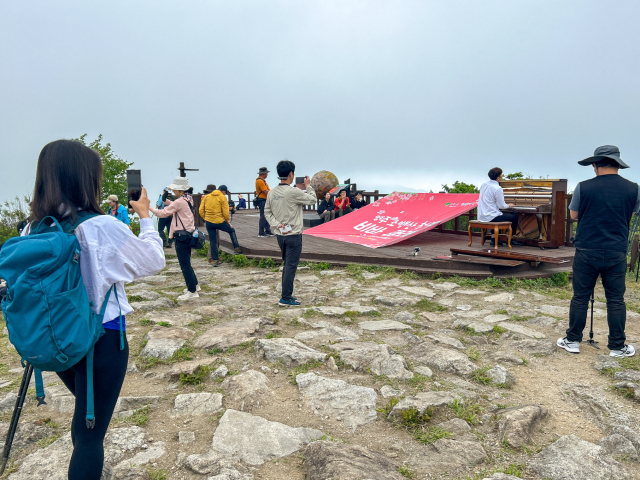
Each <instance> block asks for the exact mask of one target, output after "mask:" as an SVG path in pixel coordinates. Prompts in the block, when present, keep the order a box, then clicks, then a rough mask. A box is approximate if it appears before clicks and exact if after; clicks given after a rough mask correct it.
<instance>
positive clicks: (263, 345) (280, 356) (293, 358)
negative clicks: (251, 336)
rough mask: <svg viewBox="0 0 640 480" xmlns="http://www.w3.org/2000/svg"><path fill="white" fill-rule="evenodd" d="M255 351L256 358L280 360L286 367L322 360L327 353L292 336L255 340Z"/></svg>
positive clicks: (271, 360)
mask: <svg viewBox="0 0 640 480" xmlns="http://www.w3.org/2000/svg"><path fill="white" fill-rule="evenodd" d="M255 352H256V356H257V357H258V359H262V358H264V359H265V360H267V361H269V362H274V363H276V362H280V361H281V362H282V363H283V364H285V365H286V366H287V367H296V366H298V365H304V364H305V363H308V362H313V361H316V362H324V361H325V360H326V358H327V355H326V354H324V353H320V352H318V351H317V350H314V349H313V348H311V347H307V346H306V345H305V344H304V343H302V342H299V341H298V340H294V339H293V338H271V339H262V340H258V341H256V346H255Z"/></svg>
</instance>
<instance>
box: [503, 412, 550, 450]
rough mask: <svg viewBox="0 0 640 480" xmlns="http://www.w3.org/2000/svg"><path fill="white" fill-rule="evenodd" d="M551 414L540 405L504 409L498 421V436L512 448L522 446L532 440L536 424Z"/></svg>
mask: <svg viewBox="0 0 640 480" xmlns="http://www.w3.org/2000/svg"><path fill="white" fill-rule="evenodd" d="M548 415H549V411H548V410H547V409H546V408H544V407H541V406H540V405H527V406H524V407H516V408H509V409H507V410H503V411H502V413H501V414H500V420H499V421H498V438H500V439H501V441H503V442H507V443H508V444H509V446H510V447H512V448H520V447H522V446H523V445H525V444H528V443H529V442H531V436H532V435H533V431H534V430H535V428H536V426H538V424H539V423H540V422H541V421H542V420H544V419H545V418H546V417H547V416H548Z"/></svg>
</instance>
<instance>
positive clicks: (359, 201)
mask: <svg viewBox="0 0 640 480" xmlns="http://www.w3.org/2000/svg"><path fill="white" fill-rule="evenodd" d="M367 205H369V203H368V202H367V201H366V200H365V199H364V198H362V194H361V193H360V192H358V193H356V198H355V199H354V200H353V201H352V202H351V209H352V210H358V209H359V208H362V207H366V206H367Z"/></svg>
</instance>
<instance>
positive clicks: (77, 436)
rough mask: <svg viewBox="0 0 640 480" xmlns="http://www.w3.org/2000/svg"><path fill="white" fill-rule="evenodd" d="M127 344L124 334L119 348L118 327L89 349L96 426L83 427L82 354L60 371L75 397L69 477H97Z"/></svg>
mask: <svg viewBox="0 0 640 480" xmlns="http://www.w3.org/2000/svg"><path fill="white" fill-rule="evenodd" d="M128 361H129V344H128V343H127V339H126V336H125V340H124V350H120V331H119V330H107V329H105V333H104V335H103V336H102V337H100V340H98V341H97V343H96V345H95V348H94V352H93V392H94V395H93V396H94V398H95V400H94V404H95V405H94V406H95V410H94V411H95V415H96V426H95V427H94V428H87V423H86V420H85V417H86V415H87V363H86V358H83V359H82V360H80V361H79V362H78V363H77V364H75V365H74V366H73V367H71V368H70V369H68V370H65V371H64V372H58V376H59V377H60V380H62V381H63V382H64V384H65V385H66V386H67V388H68V389H69V390H70V391H71V393H73V395H74V396H75V397H76V407H75V411H74V412H73V421H72V423H71V442H72V443H73V455H71V462H70V463H69V480H100V477H101V476H102V464H103V462H104V437H105V435H106V434H107V428H108V427H109V422H110V421H111V415H112V414H113V410H114V408H115V407H116V402H117V401H118V396H119V395H120V389H121V388H122V383H123V382H124V376H125V374H126V373H127V363H128Z"/></svg>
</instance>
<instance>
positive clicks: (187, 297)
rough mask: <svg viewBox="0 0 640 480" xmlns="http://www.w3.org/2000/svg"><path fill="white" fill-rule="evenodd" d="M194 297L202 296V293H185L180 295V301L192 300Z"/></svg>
mask: <svg viewBox="0 0 640 480" xmlns="http://www.w3.org/2000/svg"><path fill="white" fill-rule="evenodd" d="M192 298H200V295H198V292H187V293H183V294H182V295H180V296H179V297H178V301H182V300H191V299H192Z"/></svg>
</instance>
